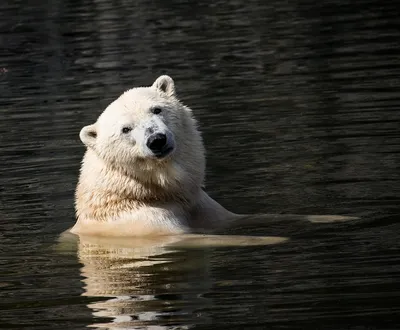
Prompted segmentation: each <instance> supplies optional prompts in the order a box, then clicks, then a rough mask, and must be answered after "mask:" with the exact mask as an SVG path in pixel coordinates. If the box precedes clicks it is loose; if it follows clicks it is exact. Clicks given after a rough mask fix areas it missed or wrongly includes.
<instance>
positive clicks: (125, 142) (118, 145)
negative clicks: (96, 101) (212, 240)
mask: <svg viewBox="0 0 400 330" xmlns="http://www.w3.org/2000/svg"><path fill="white" fill-rule="evenodd" d="M80 138H81V140H82V142H83V143H84V144H85V145H86V146H87V148H88V152H93V153H94V154H95V155H96V156H97V157H98V158H99V159H100V160H101V161H102V162H103V163H104V164H105V165H106V166H108V167H109V168H112V169H113V170H117V171H119V172H121V173H124V174H126V175H129V176H133V177H134V178H135V179H137V180H139V181H142V182H150V183H155V184H157V185H160V186H163V185H164V186H165V185H168V184H169V183H172V184H174V185H176V184H178V185H188V184H194V185H196V186H199V187H200V185H201V184H202V182H203V179H204V167H205V156H204V147H203V143H202V139H201V136H200V133H199V131H198V129H197V124H196V121H195V119H194V118H193V115H192V111H191V109H189V108H188V107H186V106H184V105H183V104H182V103H181V102H180V101H179V100H178V99H177V97H176V94H175V86H174V81H173V80H172V78H171V77H169V76H166V75H164V76H160V77H159V78H158V79H157V80H156V81H155V82H154V83H153V85H152V86H150V87H138V88H132V89H130V90H128V91H126V92H125V93H124V94H122V95H121V96H120V97H119V98H118V99H116V100H115V101H114V102H112V103H111V104H110V105H109V106H108V107H107V108H106V109H105V110H104V112H103V113H102V114H101V115H100V117H99V118H98V120H97V122H96V123H95V124H93V125H89V126H85V127H84V128H83V129H82V130H81V132H80ZM192 189H193V187H192Z"/></svg>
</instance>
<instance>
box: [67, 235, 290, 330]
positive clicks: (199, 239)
mask: <svg viewBox="0 0 400 330" xmlns="http://www.w3.org/2000/svg"><path fill="white" fill-rule="evenodd" d="M67 236H70V237H69V238H67V239H71V238H72V237H73V236H74V235H72V234H67ZM64 239H65V238H64ZM75 239H76V238H75ZM283 241H285V238H281V237H248V236H225V235H221V236H219V235H207V236H205V235H184V236H179V237H177V236H172V237H171V236H170V237H157V238H151V239H150V238H122V239H121V238H112V239H110V238H98V237H89V236H79V238H78V243H77V247H78V256H79V260H80V262H81V263H82V264H83V267H82V269H81V272H82V276H83V277H84V279H83V282H84V290H85V292H84V293H83V295H85V296H90V297H103V298H104V300H103V299H101V300H99V301H96V302H93V303H90V304H89V305H88V307H89V308H90V309H91V310H92V314H93V316H94V320H95V322H94V324H91V325H90V326H91V327H96V328H106V329H142V328H144V327H145V328H149V329H175V328H176V329H178V328H179V329H189V328H191V327H192V326H194V325H195V324H198V323H201V324H206V323H208V319H207V314H205V313H204V312H202V310H204V309H205V308H207V306H209V307H210V306H211V305H212V304H211V302H210V300H209V298H206V297H204V294H206V293H208V292H209V291H210V288H211V279H210V275H209V271H208V264H209V260H208V258H207V247H213V246H214V247H216V246H219V247H221V246H227V247H228V246H249V245H268V244H277V243H280V242H283Z"/></svg>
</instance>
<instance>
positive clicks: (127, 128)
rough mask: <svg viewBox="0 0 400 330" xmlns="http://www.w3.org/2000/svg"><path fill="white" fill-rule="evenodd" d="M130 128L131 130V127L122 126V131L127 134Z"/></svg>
mask: <svg viewBox="0 0 400 330" xmlns="http://www.w3.org/2000/svg"><path fill="white" fill-rule="evenodd" d="M131 130H132V128H130V127H124V128H122V133H124V134H127V133H129V132H130V131H131Z"/></svg>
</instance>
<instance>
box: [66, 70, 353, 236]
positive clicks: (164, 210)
mask: <svg viewBox="0 0 400 330" xmlns="http://www.w3.org/2000/svg"><path fill="white" fill-rule="evenodd" d="M79 136H80V138H81V140H82V142H83V143H84V144H85V145H86V147H87V150H86V153H85V156H84V158H83V162H82V167H81V173H80V177H79V182H78V185H77V189H76V194H75V195H76V196H75V197H76V198H75V206H76V207H75V208H76V215H77V222H76V224H75V226H74V227H73V228H72V229H71V230H70V232H72V233H74V234H78V235H97V236H118V237H119V236H149V235H150V236H151V235H176V234H184V233H196V232H197V233H199V232H200V233H204V232H208V231H210V230H215V229H218V228H226V227H235V226H237V225H239V226H241V224H243V223H245V224H246V225H248V224H250V222H252V223H253V224H254V223H256V224H262V225H264V226H265V225H266V224H268V226H274V225H276V224H281V222H282V221H283V220H285V221H289V223H292V224H293V223H296V222H298V221H300V222H303V221H304V220H306V221H307V222H336V221H347V220H353V219H356V218H355V217H346V216H334V215H291V214H286V215H283V214H259V215H252V216H249V215H238V214H234V213H232V212H229V211H228V210H226V209H225V208H224V207H223V206H221V205H220V204H218V203H217V202H216V201H214V200H213V199H212V198H211V197H209V196H208V195H207V194H206V192H205V191H204V190H203V189H202V186H203V183H204V172H205V153H204V146H203V142H202V138H201V135H200V132H199V130H198V128H197V124H196V120H195V119H194V117H193V113H192V110H191V109H190V108H188V107H187V106H185V105H183V104H182V103H181V102H180V101H179V100H178V98H177V97H176V94H175V85H174V81H173V80H172V78H171V77H169V76H166V75H163V76H160V77H159V78H157V79H156V81H155V82H154V83H153V85H152V86H150V87H138V88H133V89H130V90H128V91H126V92H125V93H123V94H122V95H121V96H120V97H119V98H118V99H116V100H115V101H114V102H112V103H111V104H110V105H109V106H108V107H107V108H106V109H105V110H104V112H103V113H102V114H101V115H100V117H99V118H98V120H97V121H96V123H94V124H93V125H89V126H85V127H84V128H83V129H82V130H81V132H80V135H79ZM287 223H288V222H287Z"/></svg>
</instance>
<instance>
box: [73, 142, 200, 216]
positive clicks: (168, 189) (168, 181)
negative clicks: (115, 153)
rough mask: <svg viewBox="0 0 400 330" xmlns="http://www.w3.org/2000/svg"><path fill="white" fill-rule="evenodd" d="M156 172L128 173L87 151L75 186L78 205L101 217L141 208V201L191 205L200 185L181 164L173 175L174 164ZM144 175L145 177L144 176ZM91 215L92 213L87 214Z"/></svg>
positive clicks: (187, 206)
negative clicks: (146, 173)
mask: <svg viewBox="0 0 400 330" xmlns="http://www.w3.org/2000/svg"><path fill="white" fill-rule="evenodd" d="M164 166H165V169H164V168H163V170H162V172H160V173H158V174H157V175H154V176H150V174H149V175H147V176H144V175H143V173H139V175H136V174H135V172H132V173H126V172H124V171H121V170H120V169H118V168H115V167H112V166H109V165H107V164H105V163H104V161H103V160H101V159H100V158H99V157H98V156H97V155H96V154H95V153H94V152H93V151H91V150H88V151H87V152H86V154H85V157H84V160H83V163H82V168H81V175H80V178H79V183H78V186H77V190H76V200H77V204H76V208H77V214H78V217H79V215H80V214H85V213H86V214H87V213H90V216H93V217H97V218H99V219H101V218H103V217H104V216H106V217H108V216H109V215H111V214H114V215H116V214H118V213H119V212H123V211H128V210H132V209H135V208H139V207H140V206H142V205H163V204H171V203H177V204H179V205H180V206H182V207H183V208H187V209H190V208H191V207H192V206H193V204H194V203H195V201H196V200H197V199H198V194H199V193H200V190H201V186H200V184H199V183H198V182H201V181H199V180H193V179H191V178H190V177H189V175H188V174H187V173H185V171H184V170H183V171H182V168H181V167H179V169H180V170H181V173H180V175H179V176H174V174H175V173H174V167H173V166H172V165H171V166H170V167H167V166H166V165H164ZM143 177H144V178H145V180H143V179H141V178H143ZM88 216H89V215H88Z"/></svg>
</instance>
